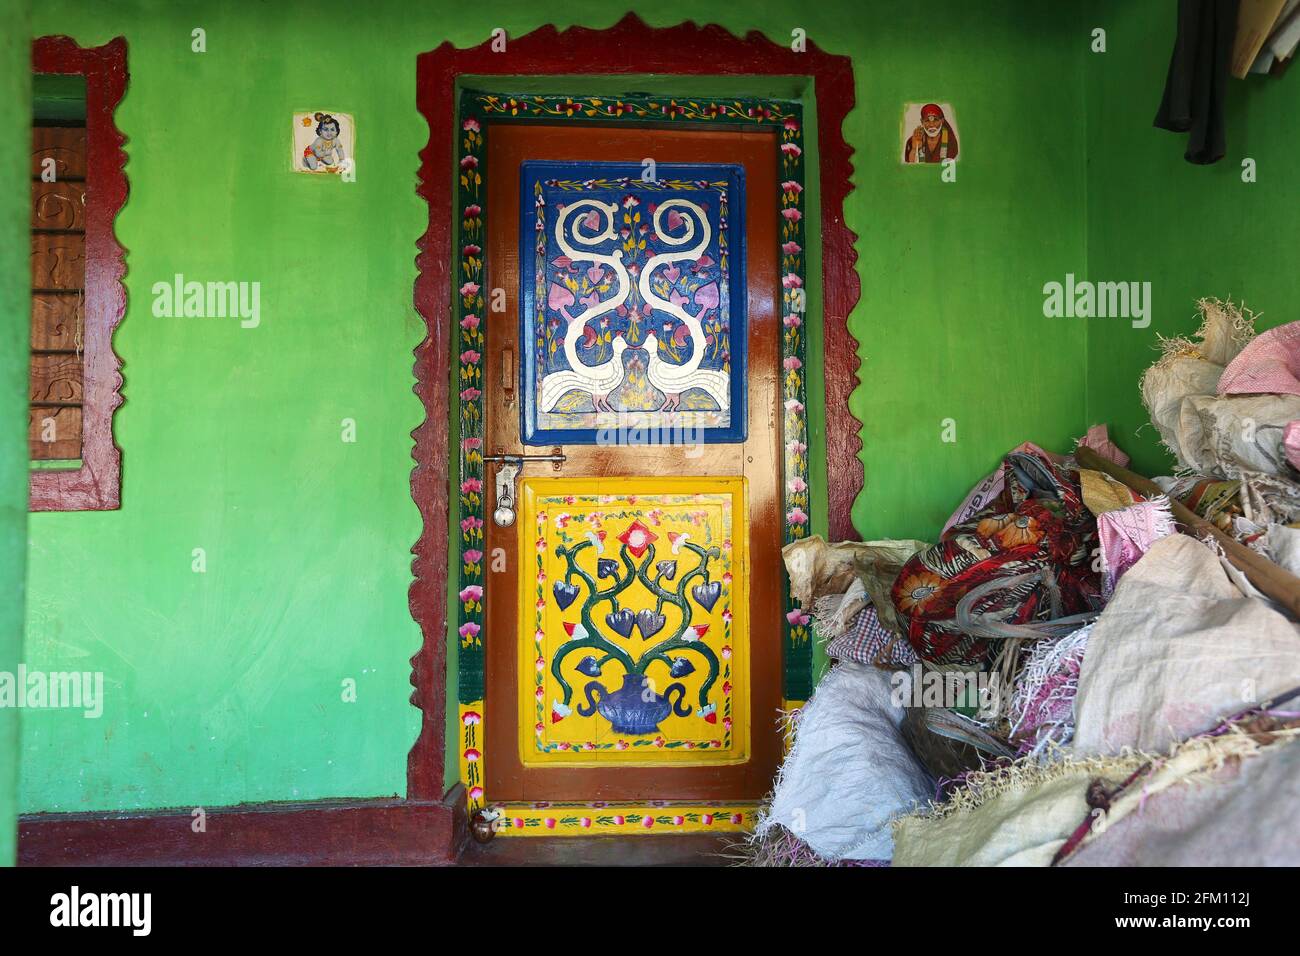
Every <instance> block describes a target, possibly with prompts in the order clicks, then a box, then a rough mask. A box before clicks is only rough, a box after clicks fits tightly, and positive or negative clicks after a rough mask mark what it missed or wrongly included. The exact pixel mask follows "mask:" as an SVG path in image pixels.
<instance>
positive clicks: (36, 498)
mask: <svg viewBox="0 0 1300 956" xmlns="http://www.w3.org/2000/svg"><path fill="white" fill-rule="evenodd" d="M32 71H33V72H35V73H69V74H80V75H82V76H84V77H85V78H86V190H87V192H88V193H89V194H90V196H91V201H90V202H88V203H87V204H86V304H85V315H84V323H85V327H84V329H83V331H82V342H83V345H84V349H83V352H82V355H83V361H84V367H83V377H84V381H85V385H84V396H83V405H82V425H81V467H80V468H75V469H57V470H56V469H49V470H46V469H33V470H32V473H31V486H30V492H29V508H30V509H31V510H32V511H112V510H114V509H116V508H118V507H119V506H120V504H121V493H122V454H121V452H120V451H119V450H118V447H117V444H116V443H115V442H114V441H113V412H114V411H115V410H116V409H117V407H118V406H119V405H121V404H122V395H121V390H122V376H121V374H120V373H119V371H118V369H120V368H121V365H122V363H121V361H120V360H119V359H118V357H117V355H116V353H114V351H113V330H114V329H116V328H117V325H118V323H119V322H121V321H122V317H123V316H124V315H126V288H125V287H124V286H123V285H122V278H123V276H125V275H126V262H125V258H124V252H123V249H122V247H121V246H120V245H119V244H118V242H117V238H116V237H115V236H114V235H113V221H114V220H115V219H116V218H117V214H118V212H119V211H120V210H121V208H122V205H123V204H124V203H125V202H126V191H127V186H126V173H125V172H124V171H123V168H122V167H123V166H124V165H125V163H126V153H125V152H123V151H122V144H123V143H124V142H125V141H126V140H125V137H123V136H122V134H121V133H119V132H118V131H117V126H116V125H115V124H114V122H113V113H114V111H115V110H116V109H117V104H118V103H119V102H121V99H122V94H123V93H124V92H126V81H127V71H126V39H125V38H124V37H117V38H116V39H114V40H111V41H109V42H108V43H105V44H104V45H103V46H100V47H93V48H82V47H80V46H78V45H77V43H76V41H75V40H73V39H72V38H71V37H66V36H55V37H40V38H39V39H37V40H35V41H33V42H32Z"/></svg>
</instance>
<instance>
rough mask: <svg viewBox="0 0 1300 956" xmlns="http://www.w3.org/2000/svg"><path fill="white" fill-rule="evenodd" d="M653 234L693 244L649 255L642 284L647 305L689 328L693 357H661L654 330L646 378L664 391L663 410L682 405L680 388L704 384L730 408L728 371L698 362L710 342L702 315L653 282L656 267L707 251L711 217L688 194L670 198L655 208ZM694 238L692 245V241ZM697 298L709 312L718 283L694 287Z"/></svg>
mask: <svg viewBox="0 0 1300 956" xmlns="http://www.w3.org/2000/svg"><path fill="white" fill-rule="evenodd" d="M679 210H686V211H687V212H688V213H689V215H685V216H684V215H682V213H681V212H680V211H679ZM665 216H667V219H668V223H667V228H665V225H664V221H663V220H664V217H665ZM697 218H698V220H699V232H700V239H699V241H698V242H693V241H694V239H695V233H696V225H695V223H696V219H697ZM682 225H685V227H686V228H685V230H684V231H683V232H682V234H681V235H680V236H673V235H670V234H669V231H670V230H674V229H678V228H680V227H681V226H682ZM654 228H655V233H656V234H657V235H658V236H659V240H660V241H661V242H662V243H663V244H664V245H668V246H688V245H689V246H690V248H688V249H686V250H684V251H681V252H661V253H659V254H658V255H656V256H651V258H650V260H649V261H648V262H647V263H646V266H645V269H643V270H642V272H641V276H640V281H639V283H638V289H639V290H640V292H641V298H642V299H644V300H645V301H646V303H648V304H649V305H651V306H653V307H654V308H656V309H658V310H659V311H661V312H666V313H668V314H669V315H671V316H673V317H674V318H676V319H678V320H679V321H680V322H681V323H682V325H683V326H684V327H685V330H686V333H687V335H688V337H689V339H690V342H691V356H690V358H688V359H687V360H686V361H685V362H682V363H680V364H674V363H672V362H665V361H664V360H663V359H661V358H659V354H658V353H659V340H658V339H657V338H656V337H655V336H653V335H651V336H648V337H647V338H646V340H645V343H644V348H645V349H646V352H647V360H646V378H647V379H648V380H649V382H650V384H651V385H653V386H654V387H655V388H657V389H658V390H659V391H661V392H663V394H664V404H663V405H662V406H661V408H660V409H659V410H660V411H669V410H672V409H676V408H679V407H680V406H681V397H682V393H683V392H685V391H688V390H689V389H692V388H699V389H703V390H704V391H705V392H707V393H708V394H709V397H710V398H712V399H713V400H714V401H715V402H717V403H718V407H719V408H721V409H724V410H725V409H727V408H729V407H730V406H731V376H730V375H728V374H727V373H726V372H723V371H721V370H718V369H707V368H700V363H701V362H702V361H703V360H704V350H705V348H706V346H707V344H708V343H707V342H706V341H705V338H704V329H703V327H702V326H701V325H700V320H699V318H697V317H696V316H693V315H691V314H690V313H689V312H687V311H686V310H685V309H683V308H682V303H684V302H685V301H687V300H686V299H685V297H683V296H679V295H674V296H673V297H672V298H670V299H664V298H662V297H661V296H659V295H658V294H656V293H655V291H654V289H653V288H652V287H651V282H650V280H651V276H652V275H653V274H654V272H655V270H657V269H659V268H660V267H665V268H667V269H674V268H676V267H675V265H674V263H677V262H682V261H686V260H698V259H699V258H700V256H701V255H703V254H704V250H706V249H707V248H708V247H709V240H710V238H712V229H711V228H710V226H709V219H708V216H706V215H705V213H704V210H703V209H701V208H700V207H699V206H698V205H696V204H695V203H693V202H691V201H690V200H687V199H668V200H665V201H664V202H662V203H660V204H659V206H658V208H656V209H655V213H654ZM692 243H693V244H692ZM705 289H708V290H709V295H708V296H705V294H704V293H705ZM695 295H696V302H697V304H700V306H701V308H700V314H701V315H703V313H704V312H705V311H706V300H711V301H712V303H713V304H714V305H716V304H717V286H716V285H714V284H712V283H710V285H709V286H707V287H705V288H702V289H697V290H696V293H695Z"/></svg>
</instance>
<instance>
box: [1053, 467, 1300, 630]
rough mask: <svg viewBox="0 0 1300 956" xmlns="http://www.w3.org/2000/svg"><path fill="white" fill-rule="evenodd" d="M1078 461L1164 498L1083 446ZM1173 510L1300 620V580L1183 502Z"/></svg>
mask: <svg viewBox="0 0 1300 956" xmlns="http://www.w3.org/2000/svg"><path fill="white" fill-rule="evenodd" d="M1074 460H1075V461H1077V462H1078V463H1079V464H1080V465H1082V466H1083V467H1084V468H1090V469H1092V470H1093V471H1101V472H1105V473H1106V474H1108V475H1110V476H1111V477H1112V478H1114V479H1115V480H1116V481H1121V482H1123V483H1124V484H1126V485H1128V486H1129V487H1130V488H1132V489H1133V490H1134V491H1136V492H1138V493H1139V494H1141V495H1142V496H1143V497H1144V498H1154V497H1157V496H1158V495H1163V494H1164V492H1163V491H1161V490H1160V486H1159V485H1157V484H1156V483H1155V482H1154V481H1152V480H1151V479H1149V478H1143V477H1142V476H1141V475H1139V474H1137V473H1136V472H1133V471H1129V470H1128V469H1127V468H1122V467H1120V466H1119V465H1117V464H1115V463H1114V462H1113V461H1111V460H1110V459H1108V458H1102V457H1101V456H1100V455H1098V454H1097V453H1096V452H1095V451H1093V450H1092V449H1091V448H1085V447H1083V446H1080V447H1078V448H1076V449H1075V450H1074ZM1169 510H1170V511H1172V512H1173V515H1174V518H1175V519H1177V521H1178V523H1179V524H1180V525H1182V526H1183V527H1184V528H1186V529H1188V530H1190V531H1192V532H1193V533H1195V534H1196V535H1198V536H1205V535H1209V536H1211V537H1213V538H1214V539H1215V540H1216V541H1218V542H1219V544H1221V545H1223V553H1224V554H1225V555H1226V556H1227V558H1228V560H1229V561H1230V562H1231V563H1232V565H1233V567H1235V568H1236V569H1237V570H1239V571H1241V573H1242V574H1244V575H1246V580H1248V581H1249V582H1250V583H1251V584H1253V585H1255V587H1257V588H1259V590H1260V591H1261V592H1262V593H1264V594H1266V595H1268V596H1269V597H1270V598H1272V599H1273V600H1274V601H1276V602H1277V603H1278V604H1281V605H1282V606H1283V607H1285V608H1286V609H1287V610H1288V611H1289V612H1290V613H1291V616H1292V617H1294V618H1297V619H1300V578H1298V577H1296V576H1295V575H1294V574H1292V573H1291V572H1290V571H1287V570H1286V569H1285V568H1282V567H1279V566H1278V565H1276V564H1274V563H1273V562H1272V561H1270V560H1268V558H1266V557H1264V556H1263V555H1261V554H1258V553H1256V552H1254V551H1252V550H1250V548H1248V547H1246V546H1245V545H1244V544H1241V543H1240V542H1238V541H1236V540H1235V539H1234V538H1232V537H1231V536H1229V535H1227V534H1224V533H1223V532H1222V531H1220V530H1219V529H1218V528H1216V527H1215V526H1214V524H1213V523H1211V522H1209V521H1206V520H1205V519H1204V518H1202V517H1201V516H1200V515H1198V514H1197V513H1196V512H1194V511H1192V510H1190V509H1189V508H1188V507H1187V506H1186V505H1184V504H1183V503H1182V502H1181V501H1177V500H1175V499H1174V498H1172V497H1171V498H1170V499H1169Z"/></svg>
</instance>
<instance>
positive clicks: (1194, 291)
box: [1062, 0, 1300, 474]
mask: <svg viewBox="0 0 1300 956" xmlns="http://www.w3.org/2000/svg"><path fill="white" fill-rule="evenodd" d="M1090 20H1091V21H1095V23H1096V25H1098V26H1105V27H1106V28H1107V34H1108V51H1107V52H1106V54H1104V55H1090V56H1088V57H1087V58H1086V59H1085V61H1084V66H1085V74H1086V76H1087V92H1086V100H1087V117H1088V143H1089V166H1088V267H1089V271H1090V274H1091V276H1092V277H1093V278H1094V279H1097V280H1102V279H1107V280H1120V279H1127V280H1143V281H1149V282H1151V283H1152V300H1153V303H1154V308H1153V313H1152V320H1151V325H1150V327H1149V328H1146V329H1134V328H1132V327H1131V326H1130V325H1129V324H1128V323H1124V322H1115V321H1112V320H1101V319H1093V320H1090V321H1088V322H1087V323H1086V324H1087V325H1088V412H1089V416H1090V417H1091V418H1093V419H1095V420H1098V421H1109V422H1111V423H1112V426H1113V427H1112V432H1111V433H1112V436H1113V437H1114V438H1115V440H1116V441H1117V442H1119V443H1120V444H1121V446H1122V447H1124V448H1125V449H1126V450H1127V451H1128V452H1129V454H1131V455H1132V456H1133V460H1134V467H1135V468H1137V469H1138V470H1139V471H1142V472H1144V473H1146V474H1168V473H1169V472H1170V469H1171V467H1172V465H1171V463H1172V458H1171V457H1170V456H1169V455H1168V453H1167V452H1165V451H1164V449H1163V448H1161V447H1160V444H1159V437H1158V436H1157V434H1156V432H1155V429H1154V428H1152V427H1151V425H1150V424H1149V417H1148V415H1147V413H1146V410H1145V409H1144V408H1143V407H1142V402H1141V396H1140V394H1139V391H1138V379H1139V378H1140V376H1141V374H1142V372H1143V370H1144V369H1145V368H1146V367H1147V366H1149V365H1150V364H1151V363H1152V362H1153V361H1155V359H1156V357H1157V353H1156V352H1154V351H1153V347H1154V346H1155V344H1156V336H1157V335H1164V336H1166V337H1168V336H1173V335H1186V334H1190V333H1191V332H1193V331H1195V329H1196V327H1197V325H1198V322H1199V320H1198V318H1197V315H1196V307H1195V303H1196V300H1197V299H1198V298H1200V297H1202V296H1219V297H1220V298H1227V297H1229V296H1231V297H1232V298H1233V299H1234V300H1236V301H1244V302H1245V303H1246V304H1247V305H1248V306H1250V307H1251V308H1253V309H1255V310H1256V311H1257V312H1260V313H1262V315H1261V317H1260V320H1259V322H1258V323H1257V327H1258V328H1259V329H1260V330H1263V329H1266V328H1272V327H1273V326H1276V325H1280V324H1282V323H1284V322H1290V321H1294V320H1295V319H1298V318H1300V309H1297V302H1300V269H1296V267H1295V249H1296V245H1297V241H1300V224H1298V223H1297V220H1296V208H1297V203H1300V181H1297V179H1296V177H1295V174H1294V165H1295V158H1294V153H1293V151H1292V149H1291V143H1290V140H1291V139H1292V138H1293V136H1294V131H1295V121H1294V117H1295V115H1296V112H1297V110H1300V74H1297V73H1295V72H1294V71H1293V72H1291V73H1288V74H1286V75H1284V76H1283V77H1281V78H1280V79H1274V78H1271V77H1250V78H1248V79H1246V80H1230V81H1229V83H1230V86H1229V97H1228V105H1227V114H1226V115H1227V144H1228V146H1227V155H1226V156H1225V157H1224V158H1223V159H1222V160H1221V161H1220V162H1218V163H1216V164H1214V165H1212V166H1193V165H1192V164H1190V163H1188V162H1186V161H1184V159H1183V152H1184V150H1185V148H1186V136H1185V135H1181V134H1176V133H1170V132H1166V131H1165V130H1159V129H1155V128H1154V127H1152V125H1151V121H1152V119H1153V118H1154V116H1155V113H1156V108H1157V107H1158V106H1159V105H1160V97H1161V93H1162V91H1163V89H1164V83H1165V73H1166V70H1167V69H1168V66H1169V53H1170V51H1171V50H1172V48H1173V42H1174V34H1175V30H1174V27H1175V19H1174V13H1173V11H1172V9H1168V8H1167V7H1166V5H1165V4H1153V3H1128V2H1117V0H1111V2H1107V3H1105V4H1101V5H1099V6H1098V8H1097V10H1096V12H1095V13H1094V14H1091V15H1090ZM1245 158H1252V159H1254V160H1255V162H1256V164H1257V175H1258V181H1257V182H1255V183H1250V184H1248V183H1243V182H1242V180H1241V173H1242V167H1241V163H1242V160H1243V159H1245ZM1062 321H1068V320H1062ZM1143 426H1145V427H1143ZM1139 429H1141V431H1140V432H1139Z"/></svg>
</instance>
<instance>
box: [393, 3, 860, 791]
mask: <svg viewBox="0 0 1300 956" xmlns="http://www.w3.org/2000/svg"><path fill="white" fill-rule="evenodd" d="M629 49H636V50H638V51H639V54H638V56H637V58H636V60H635V62H632V61H629V60H628V59H627V58H626V57H625V56H623V55H622V51H625V50H629ZM624 73H656V74H673V75H680V76H698V75H713V76H716V75H749V76H772V75H775V76H810V77H812V78H813V79H814V81H815V84H816V86H815V91H816V97H817V137H818V138H817V146H818V156H819V159H820V170H819V175H820V182H821V244H822V276H821V281H822V290H823V294H822V302H823V314H824V325H825V333H824V342H825V370H826V371H825V375H826V431H827V442H826V444H827V449H826V453H827V465H828V470H829V473H830V474H831V475H834V476H835V479H834V481H833V482H832V483H831V487H830V488H829V489H828V491H829V511H830V535H831V538H832V540H841V539H849V538H856V537H857V534H856V533H855V532H854V530H853V524H852V520H851V517H850V511H851V509H852V506H853V500H854V498H856V497H857V494H858V492H859V491H860V490H861V489H862V464H861V462H860V461H859V459H858V451H859V449H860V448H861V441H860V439H859V436H858V427H859V426H858V423H857V421H855V420H854V419H853V418H852V416H850V415H849V393H850V392H852V391H853V389H854V387H855V386H856V385H857V369H858V360H857V343H856V342H855V341H854V340H853V338H852V337H851V336H850V334H849V330H848V316H849V312H850V311H851V310H852V309H853V307H854V305H856V304H857V301H858V294H859V285H858V276H857V272H856V271H855V270H854V264H855V263H856V261H857V253H855V252H854V250H853V243H854V240H855V239H856V238H857V237H856V236H855V235H854V234H853V233H852V232H851V231H849V229H848V228H847V227H846V226H845V225H844V197H845V196H846V195H848V192H849V190H850V189H851V188H852V185H851V184H850V182H849V176H850V175H851V173H852V171H853V167H852V165H851V163H850V156H851V155H852V150H851V149H850V148H849V146H848V144H847V143H845V142H844V137H843V135H842V133H841V125H842V123H843V121H844V117H845V116H846V115H847V113H848V111H849V110H850V109H852V107H853V102H854V89H853V65H852V61H851V60H850V59H849V58H848V57H844V56H832V55H830V54H827V53H824V52H823V51H821V50H819V49H818V48H817V47H816V46H815V45H814V44H812V43H809V44H808V50H807V52H805V53H795V52H794V51H792V50H790V49H788V48H786V47H783V46H780V45H778V44H776V43H773V42H772V41H771V40H769V39H767V38H766V37H764V36H763V35H762V34H760V33H757V32H754V33H750V34H749V35H748V36H746V37H745V38H744V39H741V38H740V37H736V36H733V35H732V34H731V33H728V32H727V31H726V30H724V29H723V28H722V27H719V26H705V27H700V26H697V25H696V24H694V23H683V24H680V25H678V26H675V27H667V28H665V29H652V28H650V27H649V26H647V25H646V24H645V22H644V21H642V20H641V19H640V18H639V17H637V16H636V15H635V14H631V13H629V14H628V15H627V16H626V17H624V18H623V19H622V20H620V21H619V22H618V23H617V24H616V25H614V26H613V27H610V28H609V29H607V30H589V29H585V28H582V27H574V28H571V29H568V30H565V31H564V32H562V33H561V32H559V31H557V30H556V29H555V28H554V27H553V26H545V27H541V28H540V29H538V30H535V31H533V32H532V33H529V34H527V35H526V36H523V37H519V38H517V39H515V38H512V39H511V40H510V56H508V57H504V56H501V55H500V54H498V53H493V52H492V51H491V49H490V41H485V42H484V43H482V44H480V45H479V46H476V47H473V48H471V49H467V50H459V49H456V48H455V47H453V46H452V45H451V44H450V43H444V44H443V45H442V46H440V47H438V49H436V50H433V51H431V52H429V53H424V54H421V55H420V56H419V58H418V59H417V66H416V78H417V88H416V104H417V106H418V107H419V110H420V112H421V113H422V114H423V115H424V117H425V119H426V120H428V123H429V143H428V145H427V146H426V147H425V148H424V150H423V151H421V153H420V187H419V190H418V192H419V195H420V196H422V197H424V199H425V201H426V202H427V203H428V204H429V229H428V231H427V232H426V233H425V234H424V235H423V236H422V237H421V239H420V241H419V242H418V243H417V246H418V248H419V250H420V253H419V255H418V256H417V257H416V260H415V261H416V265H417V267H418V269H419V275H418V276H417V277H416V280H415V308H416V310H417V311H418V312H419V313H420V315H421V316H423V317H424V322H425V326H426V328H427V330H428V336H427V337H426V338H425V340H424V341H423V342H421V343H420V345H419V346H418V347H417V348H416V350H415V377H416V386H415V391H416V393H417V394H418V395H419V396H420V398H421V399H422V400H423V401H424V410H425V416H426V417H425V420H424V423H423V424H421V425H420V426H419V427H418V428H417V429H416V430H415V431H414V432H413V433H412V435H413V437H414V439H415V461H416V466H415V469H414V471H413V472H412V473H411V495H412V497H413V498H414V499H415V503H416V505H418V506H419V509H420V514H421V515H422V516H423V518H424V530H423V532H422V534H421V535H420V540H419V541H418V542H417V543H416V545H415V547H414V548H413V549H412V551H413V553H414V555H415V560H414V562H413V563H412V570H413V571H414V574H415V581H414V583H413V584H412V585H411V590H410V607H411V614H412V616H413V617H414V618H415V620H416V621H417V622H419V624H420V629H421V631H422V632H423V636H424V642H423V645H422V646H421V648H420V650H419V651H418V652H417V653H416V655H415V656H414V657H412V658H411V666H412V671H411V684H412V686H413V687H414V688H415V692H414V693H413V694H412V695H411V702H412V703H413V704H415V706H416V707H418V708H419V709H420V711H421V712H422V714H423V723H422V726H421V730H420V736H419V738H418V739H417V740H416V742H415V746H414V747H412V748H411V752H410V754H409V756H408V758H407V796H408V798H409V799H412V800H436V799H439V798H440V797H441V796H442V795H443V758H444V754H445V734H446V723H445V707H446V700H447V695H446V679H447V674H446V666H447V656H446V641H447V621H446V613H447V520H448V519H447V515H448V510H447V499H448V483H447V482H448V476H449V472H450V468H451V463H452V459H451V458H450V448H449V446H448V426H449V420H448V415H447V409H448V408H450V407H451V402H450V396H449V383H450V381H451V364H450V363H451V329H450V318H451V308H452V303H451V289H452V276H451V274H450V270H451V266H452V262H453V253H452V247H451V243H452V238H453V225H454V224H453V218H452V202H453V200H454V194H453V191H452V189H451V184H452V183H453V182H454V181H455V175H454V170H453V169H452V164H453V162H454V148H453V147H454V143H455V140H454V136H455V133H456V130H455V119H456V117H455V109H456V78H457V77H458V76H461V75H484V76H486V75H526V76H545V75H563V74H595V75H618V74H624Z"/></svg>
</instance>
